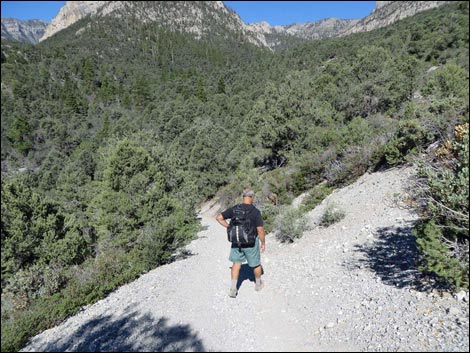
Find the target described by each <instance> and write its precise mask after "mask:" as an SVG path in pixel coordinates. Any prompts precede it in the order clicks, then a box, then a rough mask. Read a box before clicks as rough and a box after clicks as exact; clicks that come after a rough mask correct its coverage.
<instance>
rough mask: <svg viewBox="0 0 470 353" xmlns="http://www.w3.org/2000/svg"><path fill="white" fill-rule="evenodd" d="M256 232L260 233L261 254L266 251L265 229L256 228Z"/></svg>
mask: <svg viewBox="0 0 470 353" xmlns="http://www.w3.org/2000/svg"><path fill="white" fill-rule="evenodd" d="M256 230H257V231H258V237H259V240H260V242H261V252H264V250H266V236H265V234H264V227H263V226H261V227H256Z"/></svg>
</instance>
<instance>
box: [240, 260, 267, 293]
mask: <svg viewBox="0 0 470 353" xmlns="http://www.w3.org/2000/svg"><path fill="white" fill-rule="evenodd" d="M261 273H262V274H264V268H263V267H261ZM246 280H248V281H250V282H253V283H255V282H256V280H255V274H254V273H253V267H250V266H248V265H247V264H243V265H242V266H241V267H240V274H239V276H238V281H237V289H240V287H241V285H242V283H243V282H244V281H246Z"/></svg>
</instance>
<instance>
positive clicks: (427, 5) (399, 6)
mask: <svg viewBox="0 0 470 353" xmlns="http://www.w3.org/2000/svg"><path fill="white" fill-rule="evenodd" d="M449 3H452V1H377V4H376V6H375V8H374V11H373V12H372V13H371V14H370V15H369V16H366V17H364V18H363V19H361V20H360V21H358V22H357V23H354V24H352V26H350V27H347V28H345V29H343V30H341V31H340V32H339V33H338V36H345V35H348V34H351V33H357V32H366V31H372V30H374V29H376V28H381V27H385V26H388V25H390V24H392V23H394V22H397V21H399V20H401V19H403V18H406V17H411V16H413V15H415V14H417V13H419V12H422V11H426V10H429V9H433V8H435V7H439V6H443V5H446V4H449Z"/></svg>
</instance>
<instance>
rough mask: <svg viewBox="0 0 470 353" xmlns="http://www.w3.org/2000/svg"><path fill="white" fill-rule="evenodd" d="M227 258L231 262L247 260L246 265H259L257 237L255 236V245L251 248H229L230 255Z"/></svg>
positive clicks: (259, 253)
mask: <svg viewBox="0 0 470 353" xmlns="http://www.w3.org/2000/svg"><path fill="white" fill-rule="evenodd" d="M228 259H229V261H232V262H239V263H244V262H248V266H250V267H258V266H259V265H261V252H260V247H259V239H258V238H256V242H255V246H253V247H251V248H241V249H239V248H231V249H230V256H229V258H228Z"/></svg>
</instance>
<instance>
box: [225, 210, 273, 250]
mask: <svg viewBox="0 0 470 353" xmlns="http://www.w3.org/2000/svg"><path fill="white" fill-rule="evenodd" d="M240 206H241V208H242V210H243V211H249V213H248V215H247V217H248V218H249V219H250V222H251V224H252V225H254V226H255V227H262V226H263V224H264V223H263V217H261V212H260V211H259V210H258V209H257V208H256V207H255V206H253V205H248V204H246V203H242V204H240ZM234 207H236V206H234ZM234 207H230V208H229V209H227V210H225V211H224V212H222V217H224V219H230V218H232V217H233V209H234ZM232 247H237V246H236V245H234V244H232Z"/></svg>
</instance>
